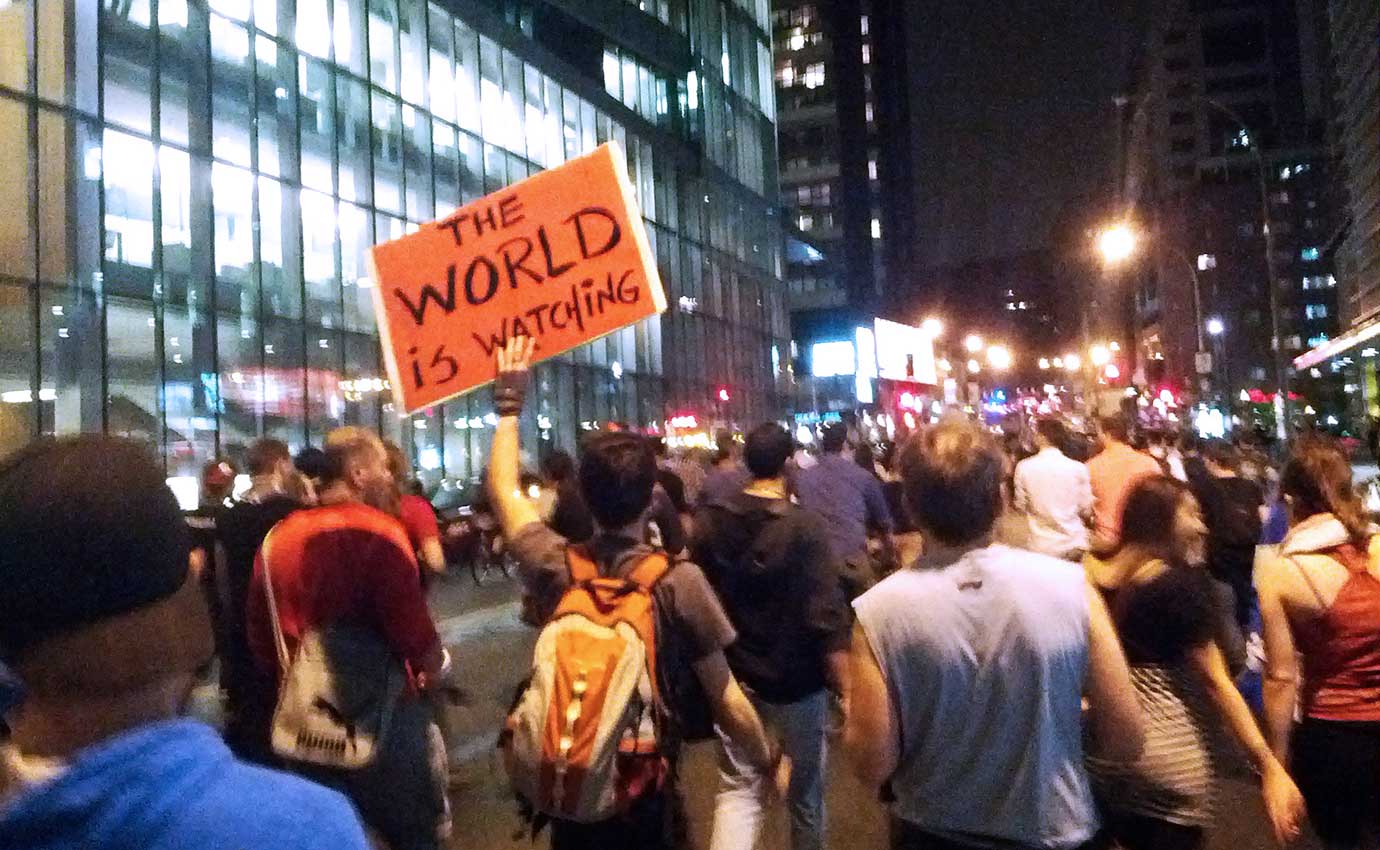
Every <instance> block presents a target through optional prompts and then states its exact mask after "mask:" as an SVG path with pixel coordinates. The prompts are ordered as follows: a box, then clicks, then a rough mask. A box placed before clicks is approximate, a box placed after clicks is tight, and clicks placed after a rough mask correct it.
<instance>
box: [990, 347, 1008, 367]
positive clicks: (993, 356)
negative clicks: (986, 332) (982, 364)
mask: <svg viewBox="0 0 1380 850" xmlns="http://www.w3.org/2000/svg"><path fill="white" fill-rule="evenodd" d="M987 365H989V366H991V367H992V368H993V369H996V370H997V371H998V372H1004V371H1006V370H1007V369H1010V368H1011V352H1010V351H1009V350H1007V348H1006V346H1004V345H994V346H992V347H991V348H989V349H987Z"/></svg>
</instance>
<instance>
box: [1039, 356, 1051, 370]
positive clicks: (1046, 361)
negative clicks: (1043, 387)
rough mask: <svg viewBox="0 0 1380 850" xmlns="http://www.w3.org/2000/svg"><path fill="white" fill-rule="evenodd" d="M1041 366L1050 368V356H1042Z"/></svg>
mask: <svg viewBox="0 0 1380 850" xmlns="http://www.w3.org/2000/svg"><path fill="white" fill-rule="evenodd" d="M1039 366H1040V368H1041V369H1048V368H1049V358H1048V357H1041V358H1040V363H1039Z"/></svg>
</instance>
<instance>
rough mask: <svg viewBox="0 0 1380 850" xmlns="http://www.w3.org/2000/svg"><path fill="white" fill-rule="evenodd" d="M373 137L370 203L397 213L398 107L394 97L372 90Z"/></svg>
mask: <svg viewBox="0 0 1380 850" xmlns="http://www.w3.org/2000/svg"><path fill="white" fill-rule="evenodd" d="M371 103H372V110H371V111H372V114H373V125H374V126H373V129H374V132H373V136H374V205H375V206H377V207H378V208H379V209H381V210H387V211H389V212H394V213H401V212H402V211H403V198H402V182H403V172H402V146H403V134H402V106H401V105H400V104H399V103H398V101H397V100H396V99H394V98H391V97H389V96H387V95H385V94H382V93H380V92H379V91H377V90H375V91H374V92H373V96H372V98H371Z"/></svg>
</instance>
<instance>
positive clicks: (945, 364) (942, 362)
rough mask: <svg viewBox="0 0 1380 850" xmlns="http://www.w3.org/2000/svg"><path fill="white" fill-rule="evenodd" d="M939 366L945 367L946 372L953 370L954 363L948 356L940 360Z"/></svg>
mask: <svg viewBox="0 0 1380 850" xmlns="http://www.w3.org/2000/svg"><path fill="white" fill-rule="evenodd" d="M939 368H940V369H943V370H944V371H945V372H952V371H953V368H954V364H952V363H950V362H949V359H948V358H947V357H946V358H944V359H943V360H940V361H939Z"/></svg>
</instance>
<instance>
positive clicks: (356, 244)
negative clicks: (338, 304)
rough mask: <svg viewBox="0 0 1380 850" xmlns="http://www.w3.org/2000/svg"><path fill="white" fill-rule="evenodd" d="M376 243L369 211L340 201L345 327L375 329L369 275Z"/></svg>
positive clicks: (371, 285) (341, 265)
mask: <svg viewBox="0 0 1380 850" xmlns="http://www.w3.org/2000/svg"><path fill="white" fill-rule="evenodd" d="M373 244H374V242H373V237H372V233H371V228H370V226H369V214H368V213H366V212H365V211H364V210H362V209H360V208H359V207H357V206H355V205H354V204H350V203H346V202H344V201H342V202H341V203H340V286H341V292H342V294H343V299H342V300H343V301H344V305H345V327H346V328H349V329H351V330H357V331H365V332H372V331H373V330H374V298H373V292H372V291H371V289H372V287H373V285H374V284H373V281H372V280H370V278H369V265H368V260H367V258H368V254H369V248H370V246H372V245H373Z"/></svg>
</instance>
